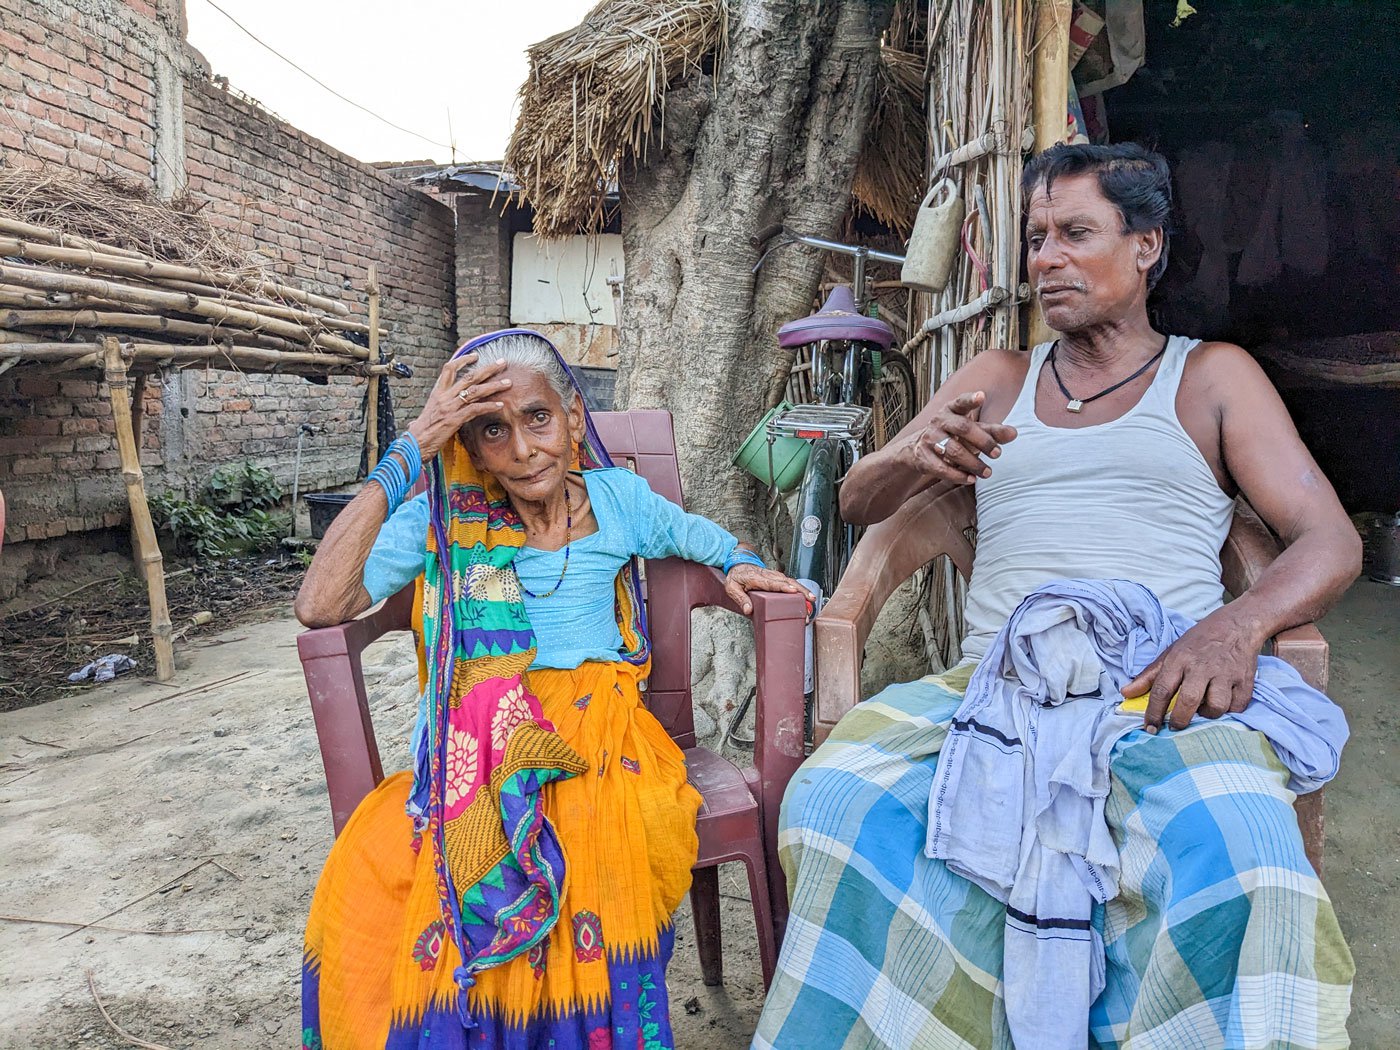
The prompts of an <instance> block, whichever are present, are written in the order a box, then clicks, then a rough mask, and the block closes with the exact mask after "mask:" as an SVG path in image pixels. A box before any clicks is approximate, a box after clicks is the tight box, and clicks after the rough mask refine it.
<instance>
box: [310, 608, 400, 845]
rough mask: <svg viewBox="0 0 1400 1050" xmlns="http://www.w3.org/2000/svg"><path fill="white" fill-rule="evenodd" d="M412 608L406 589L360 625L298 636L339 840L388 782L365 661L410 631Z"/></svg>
mask: <svg viewBox="0 0 1400 1050" xmlns="http://www.w3.org/2000/svg"><path fill="white" fill-rule="evenodd" d="M412 604H413V588H412V587H406V588H404V589H403V590H401V591H400V592H399V593H398V594H395V595H393V596H392V597H390V598H388V599H386V600H385V601H384V602H383V604H381V605H380V606H379V607H378V608H377V609H373V610H371V611H370V612H368V613H366V614H365V615H364V616H361V617H360V618H358V619H355V620H351V621H350V622H349V623H342V624H339V625H337V626H335V627H320V628H315V629H313V630H309V631H303V632H302V633H301V634H300V635H298V636H297V654H298V656H300V658H301V664H302V672H303V674H304V675H305V676H306V692H307V695H308V696H309V697H310V699H311V715H312V718H313V719H314V721H315V723H316V738H317V741H318V743H319V744H320V746H321V761H322V762H323V763H324V765H325V768H326V788H327V791H328V792H329V794H330V801H331V819H332V822H333V823H334V825H335V833H336V834H337V835H339V834H340V829H341V828H343V827H344V826H345V822H346V821H347V820H349V819H350V814H351V813H353V812H354V811H355V807H356V806H358V805H359V804H360V800H361V799H363V798H364V797H365V796H366V795H368V794H369V793H370V792H371V791H373V790H374V789H375V787H376V786H377V785H378V784H379V782H380V781H381V780H383V779H384V770H383V768H382V767H381V765H380V762H379V745H378V743H377V742H376V741H375V739H374V723H373V721H372V720H371V718H370V712H369V698H368V696H367V695H366V693H365V677H364V670H363V668H362V667H361V665H360V655H361V654H362V653H363V652H364V650H365V649H366V648H367V647H368V646H369V645H370V643H372V642H374V641H375V640H376V639H378V638H381V637H383V636H384V635H385V634H388V633H389V632H390V631H398V630H406V629H407V628H408V626H409V622H410V615H411V609H412Z"/></svg>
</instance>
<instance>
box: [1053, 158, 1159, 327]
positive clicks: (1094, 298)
mask: <svg viewBox="0 0 1400 1050" xmlns="http://www.w3.org/2000/svg"><path fill="white" fill-rule="evenodd" d="M1160 252H1161V238H1160V234H1159V232H1158V231H1155V230H1154V231H1150V232H1149V233H1146V234H1133V233H1126V234H1125V233H1124V232H1123V218H1122V216H1121V215H1120V214H1119V213H1118V209H1117V208H1116V207H1114V205H1113V204H1112V203H1111V202H1110V201H1109V200H1108V199H1107V198H1106V197H1104V195H1103V193H1102V192H1100V190H1099V182H1098V177H1097V176H1096V175H1094V174H1092V173H1090V174H1084V175H1069V176H1064V177H1062V178H1058V179H1056V180H1055V185H1054V187H1053V188H1052V190H1051V191H1049V192H1047V191H1046V189H1045V184H1044V183H1043V182H1042V183H1041V184H1040V185H1039V186H1037V187H1036V188H1035V190H1034V191H1033V192H1032V193H1031V198H1030V203H1029V205H1028V208H1027V211H1026V270H1027V272H1028V273H1029V275H1030V283H1031V288H1032V289H1033V290H1034V291H1035V293H1036V296H1037V298H1039V300H1040V308H1041V310H1042V311H1043V313H1044V315H1045V322H1046V324H1048V325H1049V326H1050V327H1051V328H1053V329H1055V330H1056V331H1057V332H1074V331H1078V330H1081V329H1084V328H1088V327H1091V326H1093V325H1098V324H1104V323H1111V322H1113V321H1115V320H1118V319H1119V318H1121V317H1123V316H1125V315H1126V314H1127V313H1129V312H1130V311H1131V310H1132V309H1134V308H1135V305H1136V304H1138V303H1139V302H1140V301H1141V300H1142V299H1143V298H1145V296H1146V292H1147V284H1146V274H1147V271H1148V270H1149V269H1151V268H1152V264H1153V263H1155V262H1156V261H1157V257H1158V255H1159V254H1160Z"/></svg>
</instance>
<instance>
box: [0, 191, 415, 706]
mask: <svg viewBox="0 0 1400 1050" xmlns="http://www.w3.org/2000/svg"><path fill="white" fill-rule="evenodd" d="M221 258H223V259H225V261H227V260H228V259H229V258H230V256H228V255H227V254H225V255H224V256H222V257H221ZM231 265H232V268H231V269H226V270H223V271H220V270H215V269H211V268H208V267H206V266H198V265H187V264H185V263H183V262H170V261H165V260H161V259H156V258H152V257H150V256H148V255H145V254H143V253H142V252H139V251H136V250H133V249H131V248H128V247H122V246H119V245H107V244H103V243H101V242H100V241H96V240H92V239H89V238H87V237H82V236H77V235H74V234H72V233H67V232H59V231H57V230H52V229H48V228H46V227H44V226H39V225H36V224H34V223H30V222H25V221H21V220H20V219H18V218H14V217H12V216H8V215H5V214H0V374H3V373H4V372H6V371H9V370H10V369H12V368H16V367H19V366H28V367H32V368H38V369H42V370H43V371H44V372H47V373H67V372H73V371H80V370H92V371H100V372H101V373H102V374H103V376H104V378H105V380H106V397H107V400H108V402H109V407H110V411H111V413H112V419H113V423H114V424H115V432H116V441H117V450H118V456H119V461H120V465H121V476H122V481H123V484H124V486H125V489H126V495H127V503H128V506H129V508H130V513H131V544H132V556H133V559H134V561H135V563H136V567H137V570H138V572H139V574H140V576H141V578H142V579H143V580H144V581H145V584H146V591H147V596H148V599H149V602H150V611H151V635H152V640H153V643H154V650H155V663H156V678H157V680H159V681H161V682H167V681H170V680H171V679H172V678H173V677H174V674H175V657H174V640H175V638H174V633H173V631H172V625H171V620H170V606H169V601H168V598H167V595H166V590H165V561H164V557H163V555H162V553H161V549H160V544H159V540H158V538H157V534H156V530H155V523H154V521H153V519H152V516H151V510H150V505H149V503H148V501H147V493H146V485H145V476H144V472H143V470H142V467H141V445H142V429H143V423H144V421H145V416H146V412H145V394H146V387H147V383H148V377H149V376H150V375H151V374H152V373H154V372H158V371H166V370H169V369H177V370H178V369H181V368H189V367H205V368H219V369H227V370H231V371H237V372H258V373H267V374H287V375H300V376H307V377H322V376H327V375H356V376H364V377H366V378H367V380H368V385H369V392H370V401H369V405H370V408H369V415H368V420H367V422H368V424H369V433H370V437H369V441H370V452H371V455H372V456H373V457H374V458H377V440H378V428H377V414H378V413H377V410H378V393H379V389H378V388H379V383H380V379H381V377H382V376H385V375H388V374H391V373H393V372H395V371H396V370H397V366H395V365H394V364H393V363H392V361H388V362H385V363H381V362H380V354H379V344H380V337H381V335H387V334H388V333H387V332H385V331H384V330H383V329H381V328H380V305H381V304H380V292H379V283H378V278H377V273H376V270H375V268H373V267H371V269H370V274H369V282H368V284H369V291H370V292H371V295H370V316H369V319H368V323H362V322H361V321H358V320H351V319H349V317H348V315H349V308H348V307H347V306H346V305H345V304H344V303H341V302H338V301H336V300H334V299H329V298H326V297H324V296H317V295H314V294H312V293H309V292H303V291H301V290H299V289H294V288H289V287H287V286H285V285H282V284H279V283H277V282H274V281H270V280H268V279H267V278H266V276H265V275H264V274H263V273H262V272H261V271H260V270H257V269H256V268H255V267H251V266H250V267H243V268H239V264H237V262H236V261H235V262H234V263H233V264H231ZM346 334H354V335H357V336H359V335H363V336H367V337H368V341H369V343H370V346H369V347H368V348H366V347H364V346H361V345H359V344H358V343H356V342H354V341H352V340H351V339H349V338H346V337H345V336H346Z"/></svg>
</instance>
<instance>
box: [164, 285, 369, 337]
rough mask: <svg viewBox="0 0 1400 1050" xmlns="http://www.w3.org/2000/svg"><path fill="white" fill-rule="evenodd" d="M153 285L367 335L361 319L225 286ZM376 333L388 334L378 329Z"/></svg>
mask: <svg viewBox="0 0 1400 1050" xmlns="http://www.w3.org/2000/svg"><path fill="white" fill-rule="evenodd" d="M152 283H153V284H157V285H159V286H160V287H161V288H171V289H174V290H175V291H178V292H190V293H192V294H194V295H200V296H204V297H205V298H207V299H217V300H218V301H219V302H232V303H246V304H248V306H249V308H250V309H256V310H257V311H258V312H259V313H264V314H267V315H268V316H269V317H276V318H278V319H279V320H282V321H299V322H301V323H303V324H309V325H319V326H320V327H322V328H330V329H333V330H335V331H338V332H358V333H360V334H361V335H367V334H369V325H367V324H365V323H364V322H362V321H347V320H346V319H345V318H343V317H330V316H328V315H326V314H313V313H308V312H307V311H305V310H296V309H293V308H292V307H290V306H286V305H284V304H282V303H274V302H269V301H268V300H266V299H260V298H258V297H257V296H255V295H248V294H247V293H246V292H235V291H232V290H230V289H228V288H215V287H214V286H213V285H209V284H199V283H197V282H195V281H174V280H164V279H161V280H153V281H152ZM379 334H380V335H388V334H389V333H388V332H386V331H385V330H383V329H382V328H381V329H380V331H379Z"/></svg>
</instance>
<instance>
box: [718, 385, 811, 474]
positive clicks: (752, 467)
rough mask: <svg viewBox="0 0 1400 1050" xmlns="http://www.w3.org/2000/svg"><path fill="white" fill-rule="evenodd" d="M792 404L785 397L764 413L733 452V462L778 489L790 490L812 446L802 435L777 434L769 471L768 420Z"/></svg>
mask: <svg viewBox="0 0 1400 1050" xmlns="http://www.w3.org/2000/svg"><path fill="white" fill-rule="evenodd" d="M790 408H792V405H790V404H788V403H787V402H786V401H784V402H783V403H782V404H780V405H778V406H777V407H776V408H771V409H769V410H768V411H767V412H765V413H764V414H763V418H762V419H760V420H759V421H758V425H757V426H755V427H754V428H753V429H752V430H751V431H749V436H748V437H746V438H744V443H743V444H742V445H740V446H739V451H738V452H736V453H734V459H733V461H732V462H733V463H734V465H735V466H736V467H742V468H743V469H744V470H747V471H748V472H749V473H750V474H752V475H753V476H754V477H756V478H758V480H759V481H761V482H763V483H764V484H765V485H769V486H772V487H775V488H777V490H778V491H779V492H791V491H792V490H793V489H795V488H797V483H798V482H800V481H801V480H802V472H803V471H804V470H805V469H806V468H807V457H808V456H809V455H811V452H812V446H811V445H810V444H809V443H808V442H806V441H804V440H803V439H802V438H795V437H778V438H774V439H773V458H772V460H771V462H772V473H771V474H770V473H769V462H770V460H769V458H768V421H769V420H770V419H772V418H773V417H774V416H776V415H777V414H778V413H780V412H786V411H787V410H788V409H790Z"/></svg>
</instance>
